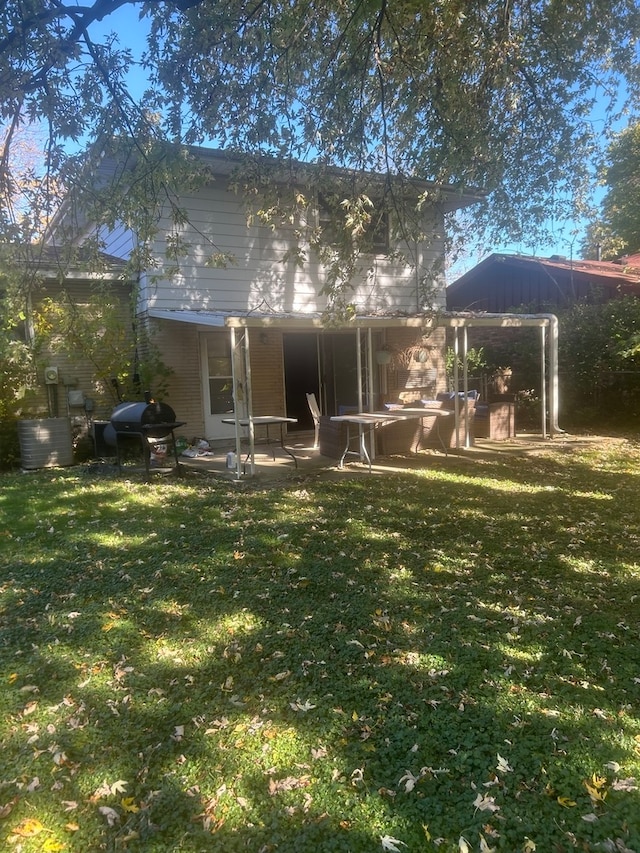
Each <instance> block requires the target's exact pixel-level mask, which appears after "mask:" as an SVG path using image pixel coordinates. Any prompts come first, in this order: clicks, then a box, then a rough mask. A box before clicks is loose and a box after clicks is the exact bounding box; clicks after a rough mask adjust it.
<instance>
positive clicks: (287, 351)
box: [282, 332, 320, 432]
mask: <svg viewBox="0 0 640 853" xmlns="http://www.w3.org/2000/svg"><path fill="white" fill-rule="evenodd" d="M282 345H283V350H284V387H285V400H286V406H287V417H289V418H297V420H298V423H297V424H292V425H291V428H290V430H289V432H293V431H295V430H312V429H313V420H312V418H311V412H310V410H309V406H308V404H307V396H306V395H307V394H312V393H313V394H315V395H316V398H317V400H318V401H319V400H320V393H319V392H320V386H319V380H318V336H317V334H316V333H315V332H288V333H286V334H284V335H283V338H282Z"/></svg>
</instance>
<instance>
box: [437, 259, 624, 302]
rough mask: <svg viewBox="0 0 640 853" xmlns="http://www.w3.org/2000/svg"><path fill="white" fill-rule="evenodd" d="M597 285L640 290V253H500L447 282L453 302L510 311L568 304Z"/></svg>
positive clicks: (611, 290) (609, 292) (614, 292)
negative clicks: (591, 256) (606, 256)
mask: <svg viewBox="0 0 640 853" xmlns="http://www.w3.org/2000/svg"><path fill="white" fill-rule="evenodd" d="M597 290H600V291H602V293H603V294H605V296H606V298H612V297H613V296H619V295H622V294H625V293H633V294H637V295H640V255H630V256H628V257H625V258H621V259H620V260H619V261H589V260H575V259H570V258H566V257H563V256H560V255H552V256H551V257H550V258H540V257H536V256H533V255H508V254H501V253H494V254H492V255H489V256H488V257H487V258H485V259H484V260H482V261H481V262H480V263H479V264H477V265H476V266H475V267H473V268H472V269H470V270H468V271H467V272H466V273H465V274H464V275H462V276H460V277H459V278H458V279H456V281H454V282H453V283H452V284H450V285H449V287H447V307H448V308H449V309H457V310H459V309H464V308H468V307H471V308H475V309H478V308H485V309H486V310H494V311H495V310H497V311H506V310H509V309H510V308H513V307H514V306H516V305H520V304H531V303H533V302H536V301H537V302H538V303H539V304H551V305H567V304H570V303H571V302H575V301H577V300H579V299H587V298H589V295H590V294H593V293H594V292H595V291H597Z"/></svg>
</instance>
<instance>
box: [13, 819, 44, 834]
mask: <svg viewBox="0 0 640 853" xmlns="http://www.w3.org/2000/svg"><path fill="white" fill-rule="evenodd" d="M44 828H45V827H44V825H43V824H42V823H40V821H39V820H36V819H35V818H33V817H26V818H25V819H24V820H21V821H20V823H19V824H18V825H17V826H16V827H15V828H14V829H12V830H11V832H12V834H13V835H19V836H20V837H21V838H32V837H33V836H34V835H39V834H40V833H41V832H42V831H43V830H44Z"/></svg>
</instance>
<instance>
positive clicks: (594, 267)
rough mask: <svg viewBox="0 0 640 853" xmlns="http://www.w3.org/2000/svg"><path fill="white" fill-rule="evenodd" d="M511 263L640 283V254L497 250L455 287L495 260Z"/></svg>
mask: <svg viewBox="0 0 640 853" xmlns="http://www.w3.org/2000/svg"><path fill="white" fill-rule="evenodd" d="M504 263H508V264H510V265H512V266H520V267H523V268H525V267H531V266H538V267H543V268H545V269H549V270H559V271H562V272H571V273H574V274H578V275H585V276H589V277H590V278H594V277H595V278H601V279H612V278H613V279H618V280H621V281H625V282H628V283H629V284H638V285H640V254H637V255H629V256H627V257H624V258H621V259H620V260H618V261H582V260H575V259H569V258H566V257H563V256H562V255H552V256H551V257H550V258H540V257H537V256H535V255H507V254H500V253H494V254H492V255H489V257H487V258H484V260H482V261H480V263H479V264H477V265H476V266H475V267H473V269H470V270H469V271H468V272H466V273H465V274H464V275H461V276H460V278H458V279H456V281H454V282H453V283H452V284H451V285H449V287H450V288H452V290H453V289H455V288H457V287H459V286H460V285H461V284H462V283H465V282H467V281H472V280H473V279H475V278H476V277H477V276H478V275H479V274H480V273H484V272H486V270H487V268H488V267H491V266H492V265H493V264H504Z"/></svg>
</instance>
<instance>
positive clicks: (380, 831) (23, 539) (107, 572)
mask: <svg viewBox="0 0 640 853" xmlns="http://www.w3.org/2000/svg"><path fill="white" fill-rule="evenodd" d="M639 475H640V454H639V453H638V446H637V444H635V443H634V442H632V441H628V440H610V441H602V442H593V443H590V444H585V445H584V446H579V445H577V444H576V445H569V446H565V445H564V444H563V443H562V442H561V441H558V442H555V443H550V445H549V446H548V448H547V449H546V450H544V451H541V452H538V453H536V454H535V455H531V456H528V457H524V456H518V457H509V456H507V455H506V454H505V455H501V456H496V457H494V458H491V457H487V458H483V457H481V456H477V457H474V458H473V459H471V460H470V459H458V458H456V457H455V456H449V457H448V458H446V459H445V458H444V457H440V456H435V455H434V456H431V457H429V458H428V461H427V464H426V465H425V466H424V467H422V468H418V469H415V470H411V471H407V472H406V473H392V472H390V473H388V474H385V475H384V476H380V475H377V474H375V473H374V474H373V475H371V476H369V475H366V474H358V476H354V477H346V478H341V479H339V478H336V477H335V476H328V475H327V474H322V473H320V474H317V473H316V474H314V475H310V476H308V477H305V476H304V475H303V474H301V475H300V477H299V478H298V479H297V480H295V481H290V482H288V483H280V484H279V485H273V484H272V485H271V486H270V487H266V486H265V487H260V486H258V485H247V486H239V485H236V484H233V483H231V482H228V481H221V480H216V479H214V478H206V477H202V476H196V477H194V478H193V479H190V478H185V479H183V480H180V479H178V478H175V479H174V478H169V479H167V478H162V479H153V480H152V482H151V483H144V482H143V481H142V480H141V479H136V478H135V477H130V478H127V477H114V476H101V475H100V473H99V472H96V471H95V470H93V469H91V468H86V469H85V468H82V467H78V468H72V469H65V470H45V471H40V472H36V473H32V474H15V475H5V476H3V477H2V478H0V542H1V543H2V544H1V550H0V596H1V597H0V684H1V688H0V726H1V730H0V734H1V738H2V750H1V752H0V847H1V848H2V849H3V850H8V851H25V853H31V851H61V850H65V851H77V852H78V853H87V851H102V850H105V851H144V853H156V851H157V853H166V851H189V853H196V851H222V852H223V853H235V851H252V853H270V851H278V853H282V852H283V851H292V852H293V851H296V853H307V851H310V853H311V851H313V853H316V851H319V853H325V851H326V853H329V851H343V853H361V851H362V853H371V852H372V851H381V850H388V851H395V850H398V851H401V853H418V851H420V853H424V852H425V851H427V853H428V851H440V853H445V851H446V853H449V851H453V853H464V851H492V850H495V851H509V853H516V852H517V853H520V851H522V853H532V851H539V853H560V851H571V850H578V851H611V853H624V852H625V851H627V853H629V851H633V853H640V791H639V790H638V786H639V785H640V622H639V616H638V614H639V612H640V531H639V528H638V520H639V518H640V490H639V489H638V482H639Z"/></svg>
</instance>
